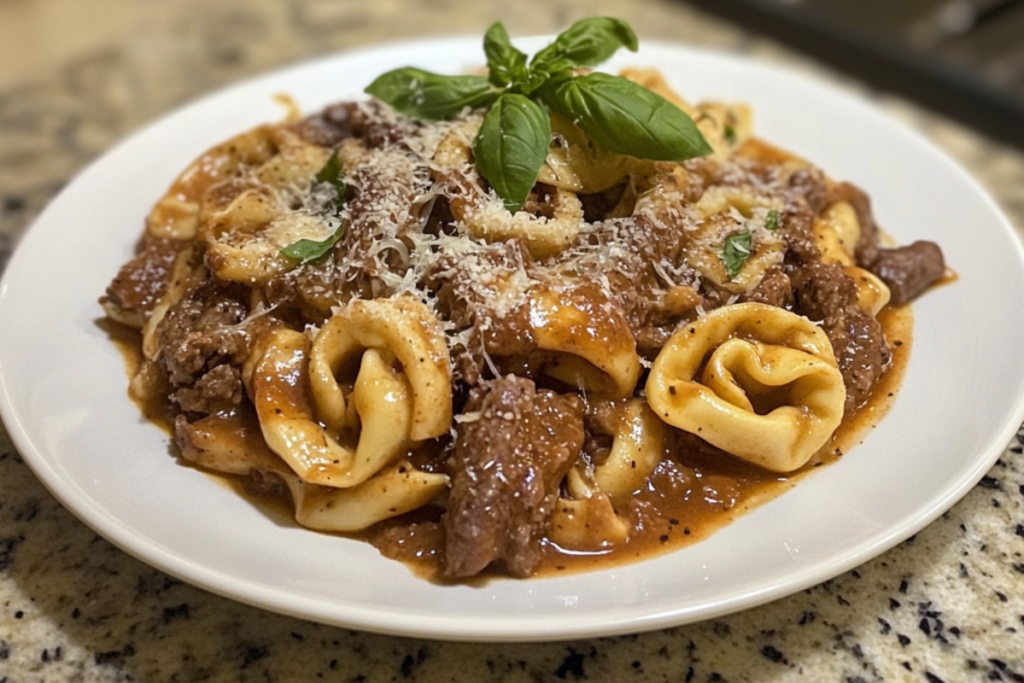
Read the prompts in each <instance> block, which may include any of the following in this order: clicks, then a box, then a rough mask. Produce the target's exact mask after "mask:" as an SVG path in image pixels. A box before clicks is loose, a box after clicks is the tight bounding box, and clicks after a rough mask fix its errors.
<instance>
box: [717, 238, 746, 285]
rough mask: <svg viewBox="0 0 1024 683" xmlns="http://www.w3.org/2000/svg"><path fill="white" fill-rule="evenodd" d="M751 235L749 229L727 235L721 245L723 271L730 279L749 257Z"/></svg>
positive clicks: (741, 268) (738, 271)
mask: <svg viewBox="0 0 1024 683" xmlns="http://www.w3.org/2000/svg"><path fill="white" fill-rule="evenodd" d="M750 250H751V235H750V231H749V230H744V231H743V232H737V233H734V234H732V235H729V236H728V237H727V238H726V239H725V244H724V245H722V264H723V265H724V266H725V273H726V275H728V276H729V279H730V280H732V279H733V278H735V277H736V276H737V275H739V273H740V271H741V270H743V264H745V263H746V262H747V259H748V258H750Z"/></svg>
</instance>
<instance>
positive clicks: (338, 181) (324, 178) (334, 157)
mask: <svg viewBox="0 0 1024 683" xmlns="http://www.w3.org/2000/svg"><path fill="white" fill-rule="evenodd" d="M313 181H314V182H315V183H317V184H319V183H328V184H330V186H331V187H333V188H334V191H335V192H336V193H337V203H338V207H339V208H340V207H341V202H342V201H343V200H344V199H345V181H344V180H343V177H342V171H341V162H340V161H339V160H338V150H334V153H333V154H331V158H330V159H328V160H327V163H326V164H324V167H323V168H321V169H320V170H319V171H317V173H316V175H315V176H313Z"/></svg>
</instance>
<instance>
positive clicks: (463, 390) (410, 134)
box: [101, 20, 945, 580]
mask: <svg viewBox="0 0 1024 683" xmlns="http://www.w3.org/2000/svg"><path fill="white" fill-rule="evenodd" d="M606 21H612V20H606ZM581 23H582V22H581ZM620 25H621V22H618V23H616V24H607V26H610V27H611V28H610V29H609V31H611V30H614V31H617V33H615V35H616V36H620V38H617V40H619V42H620V43H621V44H622V45H624V46H626V47H629V46H630V41H629V36H631V33H629V34H626V33H625V32H624V29H621V28H620ZM602 26H605V25H602ZM575 29H576V27H573V29H570V32H571V31H573V30H575ZM493 30H494V29H492V31H493ZM582 30H583V29H580V31H582ZM587 30H594V29H593V25H587ZM602 30H603V29H602ZM502 32H503V30H502ZM570 32H567V34H570ZM489 34H490V32H489ZM567 34H563V36H565V35H567ZM495 35H497V36H498V38H500V37H501V35H500V34H495ZM571 38H572V35H570V39H571ZM570 39H566V40H565V41H563V42H562V43H556V46H558V45H561V46H562V47H560V48H558V49H559V50H561V52H558V51H557V50H556V51H555V52H553V53H551V54H544V55H542V54H541V53H538V56H537V57H535V58H534V60H533V61H532V62H530V63H529V65H527V64H526V62H525V57H524V58H523V60H520V61H516V60H517V59H518V57H516V56H515V54H514V53H508V55H511V56H508V55H506V54H505V53H501V54H499V53H498V52H496V51H494V50H496V49H497V48H494V49H493V50H492V48H493V46H494V45H498V46H499V47H501V46H503V45H504V44H505V43H502V42H501V41H500V40H498V41H497V42H493V41H492V43H490V44H487V43H485V45H490V47H488V51H487V54H488V61H489V65H490V67H491V68H490V74H491V75H490V77H489V80H487V79H486V77H482V76H481V77H476V76H472V77H464V78H465V79H467V80H463V81H459V82H458V83H456V84H454V85H452V88H453V89H454V88H456V85H457V86H458V87H460V88H461V87H463V85H465V84H469V85H466V88H469V89H468V90H467V89H466V88H463V89H462V90H458V92H457V94H458V99H457V102H456V104H457V105H458V106H457V107H456V106H453V108H452V112H451V113H449V114H445V115H440V116H428V115H426V114H424V113H423V111H422V110H417V111H419V112H420V113H419V115H415V116H411V115H408V114H407V113H402V112H403V104H402V100H401V97H397V96H392V97H390V98H389V97H388V96H385V95H384V94H383V93H382V92H381V93H377V92H375V91H374V89H373V88H371V89H370V90H369V91H370V92H371V93H372V94H376V95H378V97H375V98H371V99H368V100H362V101H355V102H345V103H341V104H337V105H333V106H330V107H327V108H326V109H325V110H323V111H321V112H319V113H316V114H313V115H311V116H307V117H305V118H299V117H297V116H294V117H291V118H290V119H288V120H286V121H284V122H281V123H275V124H267V125H263V126H260V127H258V128H256V129H254V130H251V131H248V132H244V133H241V134H240V135H238V136H237V137H234V138H232V139H230V140H228V141H226V142H223V143H221V144H219V145H217V146H215V147H214V148H212V149H210V150H208V151H207V152H205V153H204V154H202V155H201V156H200V157H199V158H198V159H196V161H195V162H194V163H193V164H192V165H190V166H189V167H188V168H187V169H185V171H184V172H183V173H182V174H181V175H180V176H179V177H178V179H177V180H176V181H175V182H174V184H173V185H172V186H171V187H170V188H169V190H168V191H167V193H166V195H165V196H164V197H163V198H161V199H160V200H159V201H158V202H157V204H156V206H155V207H154V208H153V210H152V212H151V213H150V214H149V216H148V218H147V219H146V226H145V230H144V232H143V235H142V238H141V240H140V241H139V244H138V247H137V253H136V256H135V257H134V258H133V259H132V260H131V261H129V262H128V263H127V264H125V265H124V266H123V267H122V269H121V270H120V272H119V273H118V274H117V276H116V277H115V278H114V280H113V281H112V283H111V285H110V286H109V288H108V289H107V291H106V294H105V296H103V298H102V299H101V304H102V305H103V307H104V309H105V311H106V313H107V316H108V317H109V318H110V319H111V320H113V321H116V322H117V323H120V324H122V325H125V326H128V327H130V328H133V329H135V330H138V345H139V348H140V350H141V358H142V360H141V363H140V364H139V366H138V369H137V372H136V373H135V374H134V376H133V378H132V379H131V383H130V393H131V395H132V396H133V397H134V398H135V399H136V400H137V401H139V402H140V403H141V404H143V405H145V406H150V407H152V409H153V412H154V413H155V414H159V415H161V416H163V417H165V418H166V419H168V420H169V421H170V423H171V424H172V425H173V434H174V442H175V444H176V446H177V448H178V450H179V452H180V456H181V458H182V459H183V460H184V461H186V462H188V463H190V464H192V465H194V466H196V467H198V468H202V469H206V470H212V471H214V472H218V473H223V474H227V475H233V476H236V477H238V479H239V480H240V481H242V482H244V484H245V487H246V489H247V490H248V491H249V492H251V493H254V494H258V495H264V496H271V497H275V498H276V499H278V500H281V501H286V502H287V504H288V506H289V508H290V509H291V510H292V511H293V513H294V516H295V519H296V520H297V522H298V523H299V524H301V525H303V526H305V527H308V528H310V529H315V530H320V531H327V532H339V533H346V534H358V535H361V536H362V537H364V538H366V539H368V540H369V541H371V542H372V543H374V544H375V545H376V546H377V547H378V548H380V549H381V551H382V552H383V553H384V554H385V555H388V556H390V557H395V558H398V559H403V560H407V561H413V562H422V563H424V564H425V565H428V566H429V567H431V568H432V571H434V572H436V574H437V575H438V576H440V577H444V578H447V579H456V580H463V579H466V578H468V577H473V576H476V575H478V574H480V573H481V572H491V573H494V572H496V573H504V574H508V575H512V576H517V577H525V576H530V575H532V574H535V573H536V572H538V571H540V570H552V569H559V568H562V567H564V566H567V563H569V562H570V558H571V557H573V556H585V557H594V556H606V555H607V556H615V557H622V558H625V557H634V556H637V555H641V556H642V555H645V554H647V553H648V552H651V551H652V550H653V549H655V548H661V547H667V546H670V545H672V544H674V543H676V542H680V543H681V542H685V540H684V539H686V538H691V539H692V538H696V537H699V536H700V535H701V533H705V532H706V531H709V530H711V529H712V528H713V527H714V525H715V524H716V523H719V522H716V521H715V520H719V521H724V520H725V519H727V518H728V516H729V514H731V511H733V510H738V509H741V508H743V507H745V506H749V505H751V504H753V503H754V502H756V498H757V496H756V494H757V492H759V491H764V490H768V489H770V488H771V484H772V483H773V482H779V481H786V480H787V478H788V477H790V476H791V474H792V473H796V472H802V471H806V470H807V469H809V468H812V467H814V466H815V465H818V464H821V463H822V462H826V461H827V460H828V459H829V458H830V457H834V456H835V455H836V453H835V451H836V448H837V446H836V442H835V435H836V434H837V430H840V428H841V426H842V425H849V424H851V423H852V421H854V420H855V418H856V416H857V415H858V413H859V411H862V410H863V408H864V406H865V405H868V404H869V403H870V401H871V400H872V396H873V395H874V394H876V393H877V392H878V391H879V389H878V387H879V386H882V385H883V384H884V382H885V381H886V378H887V377H889V376H890V375H891V373H892V367H893V355H894V351H898V348H897V344H898V343H901V342H903V341H904V339H905V338H904V337H902V336H900V337H899V338H898V339H897V338H895V337H894V333H893V332H892V329H895V328H891V327H887V325H888V323H887V321H889V320H898V319H899V316H898V315H896V316H895V317H894V316H893V312H896V313H899V311H901V310H904V309H903V307H905V306H906V304H907V303H908V302H909V301H911V300H912V299H913V298H914V297H916V296H917V295H918V294H919V293H920V292H922V291H923V290H924V289H926V288H927V287H928V286H930V285H931V284H932V283H934V282H935V281H937V280H939V279H940V278H941V277H942V276H943V274H944V272H945V266H944V263H943V258H942V253H941V251H940V250H939V248H938V247H937V246H936V245H934V244H933V243H930V242H916V243H914V244H912V245H909V246H905V247H899V248H894V247H887V246H883V244H882V243H881V240H880V231H879V228H878V227H877V225H876V223H875V220H874V218H873V216H872V212H871V207H870V202H869V200H868V197H867V195H866V194H865V193H864V192H863V191H862V190H860V189H859V188H858V187H856V186H855V185H853V184H850V183H847V182H840V181H837V180H834V179H832V178H830V177H828V176H827V175H825V173H824V172H823V171H822V170H820V169H819V168H817V167H815V166H814V165H812V164H811V163H809V162H807V161H804V160H803V159H801V158H799V157H797V156H795V155H792V154H789V153H787V152H783V151H781V150H779V149H777V148H775V147H773V146H771V145H769V144H767V143H765V142H763V141H761V140H759V139H758V138H756V137H754V136H753V134H752V115H751V112H750V110H749V108H748V107H746V106H745V105H738V104H723V103H716V102H708V103H701V104H697V105H691V104H690V103H689V102H687V101H685V100H684V99H682V98H681V97H680V96H679V95H678V94H676V93H675V92H674V91H673V90H672V89H671V88H670V87H669V86H668V84H667V82H666V81H665V80H664V79H663V77H662V76H661V75H660V74H659V73H658V72H656V71H654V70H649V69H629V70H626V71H625V72H623V73H622V74H621V75H620V76H619V77H611V76H607V75H605V74H597V72H593V76H594V77H593V78H591V79H590V80H584V79H586V78H589V77H590V71H589V65H590V64H591V62H592V61H593V60H591V61H587V59H589V57H584V56H580V55H582V54H583V53H582V52H580V51H579V50H582V48H580V49H579V50H577V51H575V52H574V51H573V50H574V49H576V48H575V47H573V46H576V45H577V44H578V45H583V44H584V43H583V42H581V41H577V43H573V42H572V41H571V40H570ZM559 40H560V41H561V40H562V36H560V37H559ZM634 40H635V39H634ZM588 44H589V43H588ZM566 46H568V47H566ZM570 48H572V49H570ZM509 49H513V50H514V48H509ZM492 52H493V54H492ZM495 55H497V56H495ZM600 56H601V57H602V59H603V58H604V57H605V56H606V55H604V54H602V55H600ZM559 59H562V60H568V61H567V62H565V64H562V63H561V62H558V61H557V60H559ZM502 60H505V61H502ZM545 60H546V61H545ZM572 60H575V61H572ZM520 62H521V64H520ZM502 64H505V65H511V66H509V67H508V69H507V71H508V73H509V74H511V75H507V76H502V75H501V74H502V73H503V72H502V71H501V69H499V68H497V66H501V65H502ZM517 65H518V66H517ZM513 67H514V68H513ZM534 67H536V68H534ZM541 67H543V69H542V68H541ZM516 69H519V71H516ZM530 69H533V71H530ZM558 69H561V71H558ZM420 73H425V72H417V73H416V74H414V76H413V77H410V78H412V82H413V83H419V82H420V81H418V80H416V79H423V78H427V77H422V76H420V75H419V74H420ZM517 74H518V75H517ZM537 74H542V75H541V76H538V75H537ZM552 74H554V75H552ZM428 76H429V75H428ZM556 76H557V78H560V79H562V80H557V79H556ZM534 77H536V78H535V82H536V83H539V85H523V84H524V83H534V81H530V78H534ZM460 78H463V77H460ZM473 78H483V79H485V86H483V87H481V88H480V89H479V91H477V90H472V88H470V86H472V87H477V86H476V85H474V84H477V83H478V81H475V80H468V79H473ZM502 78H504V80H501V79H502ZM544 78H547V79H548V81H543V79H544ZM517 79H518V80H517ZM573 79H578V80H579V83H577V82H576V81H575V80H573ZM613 79H618V80H613ZM620 80H621V81H628V83H629V85H628V86H622V85H621V84H620ZM542 81H543V82H542ZM427 83H428V86H429V78H428V79H427ZM453 83H454V81H453ZM588 84H589V85H588ZM577 85H578V87H579V88H580V92H579V93H575V94H574V93H571V92H568V90H566V89H567V88H573V87H577ZM531 87H533V88H534V89H533V90H530V88H531ZM620 87H622V88H627V90H623V92H627V93H628V94H629V96H630V97H634V96H635V97H639V98H641V99H643V98H647V99H644V101H645V102H649V103H653V104H651V106H652V107H653V109H652V111H655V112H657V111H660V109H658V108H660V107H663V106H671V107H672V112H673V114H672V115H673V116H675V113H674V112H676V111H678V112H681V113H682V114H683V115H684V116H685V121H689V122H690V123H689V124H687V125H692V127H693V128H692V130H693V131H696V134H695V135H691V136H690V138H689V139H690V141H691V142H692V143H693V145H694V146H695V148H699V149H695V151H698V152H699V153H696V154H689V155H688V158H685V159H681V160H672V159H661V158H656V155H655V154H652V153H649V152H647V151H645V150H646V148H645V147H644V144H646V143H644V140H643V139H642V138H643V135H641V134H639V133H637V134H635V136H634V138H635V142H634V143H631V144H635V145H636V147H635V152H634V148H632V147H631V148H629V150H627V151H623V149H616V145H617V144H619V143H617V142H616V141H615V140H609V141H607V142H606V141H605V139H604V138H603V137H602V134H601V131H600V130H599V129H597V128H593V127H591V128H588V127H587V126H588V125H589V124H588V122H587V120H586V119H585V117H583V118H580V117H576V116H575V115H573V116H569V115H567V114H569V113H572V109H571V108H572V107H573V106H584V105H574V104H573V103H574V102H583V101H584V100H585V99H586V97H589V96H590V91H587V90H586V88H593V92H594V93H598V94H600V93H602V92H605V91H603V90H601V88H620ZM502 88H505V90H502ZM545 88H547V90H545ZM632 88H635V90H633V89H632ZM383 89H384V88H383V86H380V87H378V88H377V90H378V91H382V90H383ZM556 90H557V92H556ZM417 92H421V91H417ZM430 92H432V91H428V92H427V94H428V95H430ZM452 92H455V90H452ZM562 92H565V93H566V94H565V95H564V97H563V96H562V95H561V94H559V93H562ZM640 92H642V93H643V94H641V95H636V93H640ZM474 93H476V94H474ZM580 93H582V94H580ZM648 93H649V95H648ZM421 94H422V92H421ZM574 97H576V98H577V99H575V100H574V99H573V98H574ZM594 97H595V98H596V97H597V95H595V96H594ZM516 98H519V99H516ZM559 98H561V99H559ZM407 99H408V100H409V101H408V102H406V105H407V106H421V105H422V102H421V101H419V100H416V101H413V100H415V98H407ZM428 99H429V98H428ZM520 99H521V100H526V101H527V102H526V104H523V103H522V102H520ZM410 102H411V104H410ZM536 102H541V103H542V104H544V103H546V104H544V106H541V107H540V111H542V113H543V117H542V120H541V121H540V122H539V124H538V123H537V122H536V121H535V118H536V115H535V111H536V110H537V107H538V106H539V105H538V104H536ZM560 102H562V103H565V104H564V106H563V105H560V104H559V103H560ZM588 102H589V100H588ZM593 102H597V103H599V101H598V100H597V99H594V100H593ZM662 102H665V103H667V105H662ZM530 103H533V104H530ZM596 106H597V105H596V104H593V103H590V104H586V107H588V112H591V113H594V119H595V120H596V119H598V118H600V112H599V111H597V110H596V109H595V107H596ZM637 106H639V105H637ZM567 108H568V109H567ZM494 112H498V113H495V114H494V115H493V116H492V113H494ZM531 116H533V117H534V119H530V118H529V117H531ZM516 117H520V118H516ZM638 118H642V117H638ZM652 120H655V121H656V120H657V119H652ZM673 120H675V119H673ZM495 121H497V123H495ZM521 121H528V122H529V121H533V122H532V123H528V125H527V124H522V123H521ZM517 122H518V123H517ZM493 125H499V126H503V127H502V128H500V130H499V132H500V135H499V136H498V137H497V138H495V137H494V136H493V135H492V132H491V131H492V128H491V127H492V126H493ZM523 125H527V128H525V129H523V128H517V129H516V131H518V132H516V134H515V135H512V134H510V133H509V130H511V128H510V127H514V126H523ZM651 125H652V126H653V124H651ZM673 125H674V124H673ZM530 126H532V128H531V127H530ZM677 128H678V127H677ZM496 130H498V129H496ZM522 130H526V131H527V132H526V133H522ZM535 130H541V131H542V134H540V135H538V136H535V137H538V138H539V139H540V141H541V143H542V147H541V154H540V156H539V157H537V156H536V155H534V156H535V157H536V163H535V164H534V166H533V167H531V168H534V169H535V170H533V171H530V173H527V174H526V175H525V177H526V180H525V181H523V180H522V179H521V178H519V177H518V176H517V175H516V174H517V173H518V172H519V170H520V167H521V166H530V164H529V163H526V162H523V163H522V164H520V163H519V162H518V161H517V159H519V158H520V157H514V158H513V156H510V155H515V154H520V152H517V151H516V149H517V148H516V147H515V145H517V144H519V143H520V142H521V141H522V140H526V142H525V143H523V144H524V145H525V144H527V143H530V139H531V138H530V131H535ZM690 130H691V129H689V128H686V129H685V130H684V131H683V133H686V132H687V131H690ZM641 132H643V131H641ZM687 134H688V133H687ZM545 136H546V137H545ZM494 140H500V143H499V142H493V141H494ZM694 141H695V142H694ZM488 144H493V145H494V147H490V148H489V147H488V146H487V145H488ZM530 144H533V143H530ZM702 145H703V146H702ZM527 146H528V145H527ZM534 147H536V145H534ZM494 154H498V155H499V156H498V157H493V158H492V155H494ZM501 155H504V156H501ZM528 156H529V155H525V156H524V157H523V158H527V157H528ZM495 158H497V159H498V162H500V163H498V162H495V161H494V159H495ZM517 192H518V195H517ZM906 341H909V339H908V338H907V339H906Z"/></svg>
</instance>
